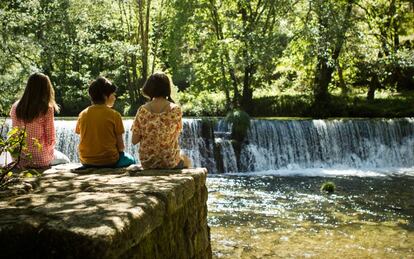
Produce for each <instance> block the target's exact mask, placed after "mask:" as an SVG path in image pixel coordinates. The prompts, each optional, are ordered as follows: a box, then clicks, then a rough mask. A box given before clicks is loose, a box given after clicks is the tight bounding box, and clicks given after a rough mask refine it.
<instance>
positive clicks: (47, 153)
mask: <svg viewBox="0 0 414 259" xmlns="http://www.w3.org/2000/svg"><path fill="white" fill-rule="evenodd" d="M55 111H56V112H59V106H58V105H57V104H56V102H55V91H54V90H53V87H52V83H51V82H50V80H49V77H48V76H46V75H44V74H42V73H34V74H32V75H31V76H30V77H29V79H28V81H27V85H26V88H25V90H24V93H23V96H22V97H21V98H20V99H19V100H18V101H17V102H15V103H14V104H13V106H12V108H11V111H10V117H11V119H12V125H13V127H19V128H20V129H24V130H26V133H27V137H26V143H27V151H25V152H23V154H21V158H20V163H19V166H21V167H26V168H40V167H47V166H50V165H57V164H62V163H68V162H69V158H68V157H67V156H66V155H64V154H63V153H61V152H59V151H57V150H55V125H54V112H55ZM36 142H38V143H39V144H40V146H39V145H36ZM28 154H30V155H28Z"/></svg>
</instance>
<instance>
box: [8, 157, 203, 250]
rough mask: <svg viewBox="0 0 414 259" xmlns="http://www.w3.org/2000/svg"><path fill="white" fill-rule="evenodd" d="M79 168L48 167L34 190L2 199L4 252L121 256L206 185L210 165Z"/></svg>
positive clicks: (33, 182)
mask: <svg viewBox="0 0 414 259" xmlns="http://www.w3.org/2000/svg"><path fill="white" fill-rule="evenodd" d="M74 167H75V166H74V165H73V164H72V165H66V166H60V167H59V166H57V167H54V168H51V169H49V170H46V171H44V173H43V175H42V176H41V177H38V178H36V179H34V180H32V185H33V186H34V189H33V191H32V193H29V194H24V195H20V196H15V197H8V198H2V199H0V242H1V244H2V246H3V245H4V246H5V247H3V249H2V251H6V253H5V254H3V255H5V256H6V257H8V256H9V257H12V256H14V257H16V256H19V255H30V254H31V253H32V251H31V250H32V249H38V250H39V249H40V250H42V249H44V250H46V252H47V249H49V250H50V251H49V252H48V254H47V257H50V258H53V257H57V256H59V257H60V256H62V254H64V255H67V258H81V257H82V258H117V257H119V256H120V255H122V254H126V253H127V251H129V250H130V249H131V248H133V247H136V246H137V245H138V244H139V243H140V241H141V240H142V239H144V238H145V237H146V236H147V235H148V234H149V233H151V232H152V231H154V230H155V229H157V228H158V227H159V226H161V225H162V224H163V222H165V221H166V219H167V218H169V217H170V216H171V215H173V214H175V213H177V211H179V210H180V209H181V208H182V207H183V206H184V205H185V204H186V203H187V202H188V201H189V200H190V199H192V198H193V197H195V196H197V197H203V195H201V196H200V195H199V194H198V193H199V192H205V191H206V190H204V189H205V180H206V175H207V170H206V169H204V168H198V169H184V170H161V171H160V170H148V171H147V170H145V171H134V170H128V169H95V170H89V169H88V170H85V171H76V170H73V168H74ZM195 194H197V195H195ZM197 199H199V198H197ZM206 199H207V197H206V195H205V200H206ZM200 202H201V203H205V201H203V199H201V200H200ZM201 205H202V206H203V208H204V207H205V208H206V205H205V204H204V205H203V204H201ZM203 221H205V220H203ZM203 228H208V227H207V225H206V226H203ZM207 245H208V246H209V244H206V245H205V246H207ZM205 248H207V247H205ZM44 252H45V251H43V252H42V253H44Z"/></svg>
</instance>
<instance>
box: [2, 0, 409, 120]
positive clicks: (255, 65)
mask: <svg viewBox="0 0 414 259" xmlns="http://www.w3.org/2000/svg"><path fill="white" fill-rule="evenodd" d="M413 8H414V7H413V5H412V4H411V3H410V2H409V1H405V0H395V1H388V0H378V1H377V0H352V1H351V0H338V1H334V0H300V1H293V0H252V1H247V0H238V1H235V0H234V1H223V0H208V1H207V0H200V1H195V0H190V1H173V0H153V1H135V0H124V1H112V0H102V1H95V0H82V1H80V0H50V1H45V0H27V1H21V0H10V1H1V3H0V10H1V11H0V20H2V22H1V23H0V42H1V44H0V89H6V91H0V108H2V109H1V110H2V111H5V110H7V108H8V107H10V106H11V104H12V103H13V102H15V101H16V98H17V97H18V96H19V95H20V93H21V91H22V89H23V88H24V86H25V83H26V80H27V78H28V76H29V75H30V74H31V73H32V72H34V71H42V72H44V73H46V74H47V75H49V77H50V78H51V80H52V84H53V85H54V87H55V90H56V100H57V102H58V103H59V104H60V105H61V107H62V109H61V115H63V116H68V115H70V116H76V115H78V113H79V112H80V111H81V110H82V109H83V108H85V107H86V106H88V105H89V98H88V91H87V88H88V84H89V82H90V81H91V80H93V79H94V78H95V77H97V76H98V75H103V76H107V77H108V78H110V79H111V80H112V81H113V82H114V83H115V84H116V85H117V86H118V88H119V92H118V93H117V95H118V102H117V103H116V106H115V108H116V109H117V110H118V111H120V112H123V113H124V114H130V115H131V114H134V113H135V111H136V107H137V106H138V105H139V104H141V103H142V102H143V99H142V96H140V94H139V88H140V87H141V86H142V84H143V82H144V81H145V79H146V77H147V76H148V75H149V74H150V73H152V72H153V71H155V70H164V71H167V72H168V73H169V74H171V76H172V79H173V81H174V83H175V85H176V86H177V87H178V89H179V98H178V99H179V102H180V103H181V104H182V105H183V111H184V114H185V115H189V116H201V115H210V116H211V115H214V116H217V115H222V116H224V115H225V114H226V112H227V111H228V110H230V109H234V108H242V109H243V110H246V111H248V112H249V114H251V115H254V116H264V115H272V116H275V115H278V114H287V115H288V116H304V115H306V114H309V109H310V107H311V106H309V103H311V102H312V101H314V100H318V96H317V95H318V94H319V93H323V95H322V96H328V97H329V96H330V95H332V94H333V93H334V92H335V91H337V89H338V88H340V89H341V90H342V91H343V93H344V96H341V97H340V98H337V97H336V96H334V97H332V99H333V102H332V100H330V101H331V103H328V104H326V106H322V107H323V109H324V110H328V108H329V110H330V109H331V108H332V107H334V106H335V105H336V104H337V102H336V101H337V100H338V99H341V101H340V102H339V104H338V105H337V106H338V107H337V108H336V109H335V110H337V111H339V110H341V109H342V108H343V105H345V106H346V107H349V105H348V104H347V103H349V100H348V99H347V97H346V96H345V95H346V93H349V92H352V91H353V90H355V89H364V91H367V89H369V90H370V91H371V92H372V99H374V96H373V93H374V92H375V91H378V89H389V90H397V91H405V90H413V85H414V26H413V23H412V20H413V19H414V12H413ZM367 86H368V88H367ZM263 89H268V90H269V92H271V93H275V92H286V91H290V90H294V91H299V92H300V93H299V94H300V96H299V97H298V96H289V95H282V96H280V97H277V98H275V97H270V96H268V97H266V96H260V97H256V96H257V93H258V92H260V91H262V90H263ZM273 95H274V94H272V96H273ZM315 96H316V97H315ZM327 99H329V98H327ZM264 103H266V105H269V106H260V105H261V104H264ZM257 105H259V106H260V107H258V106H257ZM361 105H362V104H361ZM266 107H269V109H267V108H266ZM367 109H368V108H367ZM269 110H271V111H272V112H270V111H269ZM295 110H296V111H297V112H296V113H295ZM348 110H349V109H348ZM331 113H332V112H331ZM335 113H337V112H336V111H335ZM349 114H351V113H349ZM2 115H5V114H2Z"/></svg>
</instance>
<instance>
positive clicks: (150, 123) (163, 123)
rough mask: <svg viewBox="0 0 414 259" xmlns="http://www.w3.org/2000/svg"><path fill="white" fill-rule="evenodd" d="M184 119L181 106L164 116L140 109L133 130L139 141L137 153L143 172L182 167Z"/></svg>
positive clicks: (165, 113)
mask: <svg viewBox="0 0 414 259" xmlns="http://www.w3.org/2000/svg"><path fill="white" fill-rule="evenodd" d="M181 118H182V112H181V108H180V107H179V106H174V107H173V108H171V109H169V110H168V111H166V112H162V113H152V112H150V111H149V110H147V109H146V108H145V107H144V106H141V107H140V108H139V109H138V112H137V115H136V116H135V119H134V122H133V124H132V128H131V130H132V131H133V133H134V134H135V135H136V136H138V139H139V150H138V153H139V160H140V161H141V165H142V167H143V168H145V169H148V168H174V167H176V166H177V165H178V164H179V162H180V160H181V156H180V146H179V144H178V137H179V135H180V132H181V129H182V120H181Z"/></svg>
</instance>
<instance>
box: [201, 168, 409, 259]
mask: <svg viewBox="0 0 414 259" xmlns="http://www.w3.org/2000/svg"><path fill="white" fill-rule="evenodd" d="M326 181H332V182H334V183H335V184H336V192H335V193H334V194H332V195H327V194H323V193H321V192H320V190H319V189H320V186H321V184H322V183H324V182H326ZM207 182H208V188H209V201H208V203H209V204H208V206H209V216H208V219H209V225H210V227H211V239H212V247H213V257H215V258H298V257H299V258H340V257H343V258H414V176H413V175H392V174H389V175H387V176H377V177H359V176H336V177H308V176H288V177H281V176H277V175H246V176H243V175H210V176H209V178H208V181H207Z"/></svg>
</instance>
